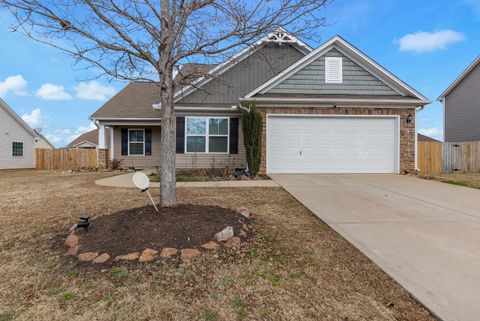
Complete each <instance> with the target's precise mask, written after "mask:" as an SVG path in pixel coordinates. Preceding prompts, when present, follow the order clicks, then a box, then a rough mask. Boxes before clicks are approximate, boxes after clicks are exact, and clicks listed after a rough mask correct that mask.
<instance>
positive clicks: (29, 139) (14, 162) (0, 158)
mask: <svg viewBox="0 0 480 321" xmlns="http://www.w3.org/2000/svg"><path fill="white" fill-rule="evenodd" d="M37 137H38V136H37V134H36V133H35V131H34V130H33V129H32V128H30V126H28V124H27V123H26V122H25V121H24V120H23V119H22V118H21V117H20V116H18V115H17V114H16V113H15V112H14V111H13V109H12V108H10V106H8V105H7V103H6V102H5V101H4V100H2V99H1V98H0V169H17V168H35V140H36V139H37Z"/></svg>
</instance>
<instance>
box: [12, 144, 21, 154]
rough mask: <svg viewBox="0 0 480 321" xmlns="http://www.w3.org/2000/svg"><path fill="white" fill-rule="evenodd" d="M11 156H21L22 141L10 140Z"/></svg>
mask: <svg viewBox="0 0 480 321" xmlns="http://www.w3.org/2000/svg"><path fill="white" fill-rule="evenodd" d="M12 156H13V157H23V142H12Z"/></svg>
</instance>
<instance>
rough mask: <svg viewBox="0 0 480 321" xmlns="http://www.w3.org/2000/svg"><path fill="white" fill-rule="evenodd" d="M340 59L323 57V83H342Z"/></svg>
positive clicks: (341, 62)
mask: <svg viewBox="0 0 480 321" xmlns="http://www.w3.org/2000/svg"><path fill="white" fill-rule="evenodd" d="M342 64H343V61H342V57H325V83H327V84H341V83H342V82H343V66H342Z"/></svg>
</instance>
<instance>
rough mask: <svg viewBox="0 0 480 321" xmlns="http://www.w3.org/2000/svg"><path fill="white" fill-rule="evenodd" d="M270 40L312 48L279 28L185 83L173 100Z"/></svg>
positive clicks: (307, 49) (221, 72)
mask: <svg viewBox="0 0 480 321" xmlns="http://www.w3.org/2000/svg"><path fill="white" fill-rule="evenodd" d="M272 42H276V43H289V44H292V45H293V46H294V47H295V48H297V49H298V50H299V51H301V52H302V53H303V54H307V53H310V52H311V51H312V48H311V47H310V46H309V45H307V44H306V43H304V42H303V41H301V40H300V39H298V38H296V37H295V36H293V35H292V34H290V33H288V32H287V31H286V30H285V29H283V28H280V29H279V30H277V31H274V32H271V33H269V34H268V35H266V36H265V37H263V38H262V39H260V40H258V41H257V42H255V43H254V44H252V45H250V46H248V47H247V48H245V49H243V50H242V51H240V52H238V53H237V54H235V55H233V56H232V57H231V58H230V59H228V60H226V61H224V62H223V63H221V64H218V65H216V66H215V67H214V68H212V69H211V70H210V71H209V72H208V73H207V75H205V76H203V77H200V78H198V79H197V80H195V81H193V82H192V83H191V84H190V85H187V86H185V87H183V88H181V89H180V90H178V91H177V92H176V93H175V98H174V102H177V101H178V100H180V99H182V98H184V97H186V96H188V95H189V94H190V93H192V92H194V91H195V90H196V89H197V88H198V87H201V86H203V85H205V84H206V83H208V82H209V81H211V80H212V79H214V78H215V77H218V76H219V75H221V74H223V73H224V72H226V71H227V70H229V69H230V68H231V67H233V66H235V65H236V64H238V63H239V62H240V61H242V60H243V59H245V58H246V57H248V56H250V55H251V54H253V53H254V52H256V51H257V50H258V49H260V48H261V47H262V46H263V45H265V44H267V43H272ZM155 107H156V108H158V104H156V106H154V108H155Z"/></svg>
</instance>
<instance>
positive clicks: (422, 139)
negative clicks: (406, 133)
mask: <svg viewBox="0 0 480 321" xmlns="http://www.w3.org/2000/svg"><path fill="white" fill-rule="evenodd" d="M417 140H418V141H419V142H437V143H441V141H439V140H437V139H435V138H432V137H429V136H425V135H423V134H417Z"/></svg>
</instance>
